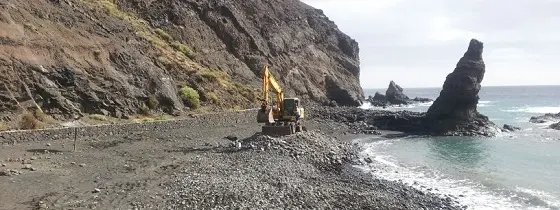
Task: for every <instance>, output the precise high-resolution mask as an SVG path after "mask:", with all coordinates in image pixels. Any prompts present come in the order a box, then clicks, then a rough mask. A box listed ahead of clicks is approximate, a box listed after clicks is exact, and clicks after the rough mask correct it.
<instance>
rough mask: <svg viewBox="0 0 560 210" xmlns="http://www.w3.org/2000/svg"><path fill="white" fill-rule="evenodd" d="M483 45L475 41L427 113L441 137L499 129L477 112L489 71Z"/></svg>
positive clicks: (428, 120)
mask: <svg viewBox="0 0 560 210" xmlns="http://www.w3.org/2000/svg"><path fill="white" fill-rule="evenodd" d="M483 48H484V47H483V43H482V42H480V41H478V40H476V39H472V40H471V41H470V44H469V47H468V50H467V52H465V54H464V56H463V57H462V58H461V59H460V60H459V62H458V63H457V67H456V68H455V70H454V71H453V72H452V73H450V74H449V75H448V76H447V78H446V80H445V82H444V84H443V89H442V90H441V92H440V95H439V97H438V98H437V99H436V100H435V101H434V103H433V104H432V106H430V108H429V109H428V111H427V113H426V119H425V121H426V123H428V124H429V127H430V130H431V131H432V132H435V133H439V134H453V135H462V134H465V135H470V134H486V133H489V132H492V130H495V129H496V125H495V124H494V123H493V122H491V121H490V120H489V119H488V117H486V116H484V115H482V114H480V113H479V112H478V111H477V104H478V100H479V97H478V93H479V91H480V88H481V85H480V83H481V82H482V80H483V78H484V73H485V71H486V69H485V64H484V60H483V59H482V51H483Z"/></svg>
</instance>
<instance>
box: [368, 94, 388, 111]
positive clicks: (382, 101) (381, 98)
mask: <svg viewBox="0 0 560 210" xmlns="http://www.w3.org/2000/svg"><path fill="white" fill-rule="evenodd" d="M366 101H367V102H369V103H370V104H371V105H372V106H378V107H379V106H381V107H386V106H389V105H391V104H390V103H389V101H387V99H386V98H385V95H383V94H381V93H379V92H375V96H373V97H371V96H369V97H368V99H367V100H366Z"/></svg>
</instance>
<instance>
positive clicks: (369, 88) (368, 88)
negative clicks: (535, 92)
mask: <svg viewBox="0 0 560 210" xmlns="http://www.w3.org/2000/svg"><path fill="white" fill-rule="evenodd" d="M547 86H551V87H555V86H560V84H555V85H484V86H482V88H484V87H547ZM442 87H443V85H442V86H432V87H406V88H407V89H410V88H413V89H433V88H442ZM362 89H364V90H371V89H387V87H367V88H366V87H362Z"/></svg>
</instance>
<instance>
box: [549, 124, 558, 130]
mask: <svg viewBox="0 0 560 210" xmlns="http://www.w3.org/2000/svg"><path fill="white" fill-rule="evenodd" d="M550 128H552V129H554V130H560V122H557V123H554V124H552V125H550Z"/></svg>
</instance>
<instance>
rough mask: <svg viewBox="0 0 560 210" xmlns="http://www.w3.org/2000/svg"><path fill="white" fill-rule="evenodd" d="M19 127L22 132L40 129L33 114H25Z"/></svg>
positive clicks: (39, 124)
mask: <svg viewBox="0 0 560 210" xmlns="http://www.w3.org/2000/svg"><path fill="white" fill-rule="evenodd" d="M19 127H20V128H21V129H24V130H34V129H39V128H40V127H41V123H40V122H39V120H37V118H35V116H34V115H33V114H31V113H29V112H26V113H25V114H23V115H22V116H21V119H20V121H19Z"/></svg>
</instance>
